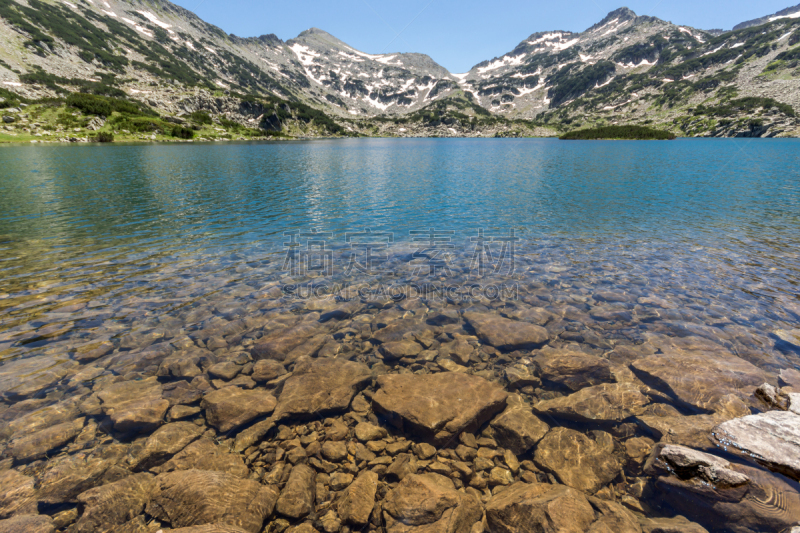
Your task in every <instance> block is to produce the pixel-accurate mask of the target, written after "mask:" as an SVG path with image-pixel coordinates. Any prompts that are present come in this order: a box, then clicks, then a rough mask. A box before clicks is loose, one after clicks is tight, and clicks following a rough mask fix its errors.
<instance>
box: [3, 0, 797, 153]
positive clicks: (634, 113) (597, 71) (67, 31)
mask: <svg viewBox="0 0 800 533" xmlns="http://www.w3.org/2000/svg"><path fill="white" fill-rule="evenodd" d="M789 11H791V8H790V9H789V10H786V13H785V14H783V15H781V14H776V15H774V16H770V17H766V18H765V19H763V20H762V19H759V20H758V21H755V22H754V23H753V24H755V23H756V22H757V23H758V24H759V25H751V26H745V27H742V28H739V29H736V30H734V31H732V32H722V33H720V32H716V31H715V32H706V31H703V30H698V29H695V28H690V27H687V26H678V25H674V24H672V23H668V22H665V21H662V20H659V19H656V18H653V17H641V16H637V15H636V14H635V13H633V12H632V11H630V10H629V9H627V8H622V9H619V10H616V11H614V12H612V13H610V14H609V15H608V16H607V17H606V18H604V19H603V20H602V21H601V22H599V23H598V24H596V25H594V26H592V27H591V28H589V29H587V30H586V31H584V32H581V33H573V32H567V31H555V32H540V33H535V34H533V35H531V36H530V37H528V38H527V39H525V40H524V41H522V42H521V43H520V44H519V45H518V46H517V47H516V48H515V49H514V50H513V51H511V52H509V53H508V54H506V55H504V56H502V57H499V58H495V59H493V60H490V61H485V62H482V63H480V64H478V65H476V66H475V67H474V68H473V69H471V70H470V71H469V72H467V73H464V74H452V73H449V72H448V71H447V70H446V69H445V68H444V67H442V66H440V65H438V64H436V63H435V62H434V61H433V60H432V59H431V58H430V57H428V56H425V55H422V54H367V53H364V52H361V51H358V50H355V49H354V48H352V47H350V46H348V45H347V44H345V43H343V42H342V41H340V40H338V39H336V38H335V37H333V36H331V35H330V34H328V33H326V32H324V31H322V30H319V29H316V28H312V29H310V30H308V31H306V32H303V33H302V34H301V35H299V36H298V37H297V38H295V39H292V40H289V41H287V42H283V41H281V40H280V39H278V38H277V37H275V36H274V35H266V36H261V37H258V38H246V39H244V38H240V37H237V36H235V35H227V34H225V33H224V32H223V31H222V30H220V29H219V28H216V27H214V26H212V25H209V24H207V23H205V22H203V21H201V20H200V19H199V18H197V17H196V16H195V15H193V14H191V13H190V12H188V11H186V10H184V9H182V8H180V7H178V6H175V5H173V4H171V3H169V2H167V1H166V0H159V1H158V2H155V3H146V2H141V1H140V0H109V2H105V3H104V4H103V5H100V4H99V3H92V2H88V1H86V0H80V1H79V2H78V3H72V2H68V3H63V2H51V1H50V0H31V1H30V2H28V3H27V4H23V3H19V2H17V0H13V1H12V2H10V3H8V4H7V5H6V6H5V7H3V8H2V12H0V19H2V22H1V23H0V40H2V41H3V42H4V46H3V52H1V53H0V93H2V94H0V96H2V97H3V98H4V100H5V103H2V102H0V105H4V106H5V108H6V109H9V111H6V112H4V118H3V120H4V122H5V123H6V126H5V129H6V130H7V131H10V132H12V133H13V135H12V136H18V137H25V140H28V139H29V138H31V139H34V140H35V138H34V137H33V136H36V135H39V136H42V137H44V139H42V140H48V139H49V140H53V139H54V138H55V139H66V140H69V139H75V140H81V139H85V138H86V137H88V136H89V134H90V133H91V132H92V131H98V129H103V131H111V130H113V131H116V134H117V135H123V134H124V131H122V130H129V132H128V133H130V130H131V126H130V125H128V127H127V128H126V127H119V128H108V127H104V122H102V121H101V122H99V123H97V124H95V123H93V122H92V121H94V120H95V119H96V118H97V117H96V115H92V114H90V113H89V114H87V115H86V117H85V119H83V118H80V119H79V120H73V119H66V118H62V119H60V120H59V121H57V122H56V123H54V124H52V125H50V124H48V125H46V126H45V125H42V127H40V128H36V127H35V124H37V123H40V121H38V120H36V119H34V120H30V121H26V120H25V119H24V118H23V117H22V115H24V113H23V114H20V113H19V105H18V103H22V104H25V103H26V102H27V103H32V102H37V101H39V99H42V98H53V97H58V96H59V95H63V94H66V93H69V92H76V91H83V92H95V93H98V94H105V95H108V96H116V97H123V98H126V99H132V100H137V101H141V102H143V103H145V104H146V105H147V106H149V107H150V108H151V109H153V110H154V111H155V112H157V113H159V114H161V115H162V116H164V117H168V118H169V119H170V120H173V119H174V120H177V121H179V122H187V118H188V117H189V116H190V115H191V114H192V113H195V112H197V111H204V112H207V113H209V114H210V115H211V119H213V120H214V124H213V126H211V127H209V128H207V130H204V131H203V133H202V136H203V138H206V139H216V138H220V137H222V138H247V137H248V136H249V137H255V136H257V133H258V132H259V131H260V132H262V136H263V132H276V131H277V132H282V133H285V134H287V135H290V136H294V137H297V136H331V135H362V136H401V137H402V136H426V137H430V136H443V137H472V136H475V137H478V136H481V137H486V136H500V137H504V136H542V135H554V134H555V133H557V132H558V131H564V130H568V129H575V128H578V127H586V126H597V125H603V124H615V123H633V124H645V125H655V126H659V127H661V128H666V129H669V130H671V131H673V132H674V133H676V134H679V135H683V136H718V137H720V136H724V137H732V136H744V137H774V136H787V135H796V134H797V131H798V122H797V119H796V116H795V111H794V109H795V108H797V106H798V105H800V100H798V98H800V97H799V96H798V95H800V91H798V79H799V78H798V76H797V57H796V56H797V51H796V45H797V43H798V42H800V37H799V36H800V20H798V19H797V18H796V17H793V16H792V15H793V12H791V13H790V12H789ZM781 13H784V12H781ZM20 99H22V100H24V101H22V100H20ZM15 106H16V107H15ZM15 109H16V110H17V112H16V113H15V112H13V110H15ZM18 118H22V119H23V120H17V119H18ZM54 122H55V121H54ZM15 123H16V124H18V125H15ZM68 123H69V124H68ZM59 124H61V125H62V126H61V127H60V132H61V133H62V135H60V136H57V135H54V132H53V131H52V129H55V128H58V127H59ZM189 124H190V125H192V124H193V123H191V122H190V123H189ZM193 125H194V126H197V124H193ZM201 125H202V124H201ZM64 126H68V127H64ZM69 126H77V131H76V128H75V127H72V128H71V129H72V131H70V128H69ZM198 129H200V128H198ZM20 130H22V131H20ZM164 130H165V127H164V126H163V125H156V126H154V127H150V128H144V130H143V131H142V133H146V134H147V135H146V136H145V137H146V140H152V136H151V134H154V135H155V139H156V140H164V138H163V136H164ZM67 132H70V135H68V136H65V135H64V134H65V133H67ZM159 132H160V133H159ZM76 133H78V134H82V135H76ZM168 136H169V135H167V137H168Z"/></svg>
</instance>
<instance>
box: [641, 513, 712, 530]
mask: <svg viewBox="0 0 800 533" xmlns="http://www.w3.org/2000/svg"><path fill="white" fill-rule="evenodd" d="M639 523H640V525H641V526H642V533H708V530H707V529H706V528H704V527H703V526H701V525H700V524H696V523H694V522H690V521H689V520H687V519H686V518H685V517H683V516H676V517H675V518H641V519H640V520H639Z"/></svg>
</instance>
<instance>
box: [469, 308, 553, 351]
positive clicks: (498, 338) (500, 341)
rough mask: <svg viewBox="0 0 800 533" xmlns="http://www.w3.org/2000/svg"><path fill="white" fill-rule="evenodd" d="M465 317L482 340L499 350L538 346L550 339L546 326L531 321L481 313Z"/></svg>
mask: <svg viewBox="0 0 800 533" xmlns="http://www.w3.org/2000/svg"><path fill="white" fill-rule="evenodd" d="M464 318H465V319H466V320H467V321H468V322H469V324H470V325H471V326H472V327H473V329H475V333H476V334H477V335H478V338H479V339H481V341H483V342H485V343H486V344H489V345H491V346H494V347H495V348H497V349H499V350H504V351H514V350H522V349H525V348H529V349H530V348H537V347H539V346H541V345H543V344H544V343H546V342H547V341H548V340H550V334H549V333H548V332H547V330H546V329H545V328H543V327H541V326H537V325H535V324H532V323H530V322H520V321H518V320H510V319H508V318H503V317H501V316H500V315H490V314H479V313H464Z"/></svg>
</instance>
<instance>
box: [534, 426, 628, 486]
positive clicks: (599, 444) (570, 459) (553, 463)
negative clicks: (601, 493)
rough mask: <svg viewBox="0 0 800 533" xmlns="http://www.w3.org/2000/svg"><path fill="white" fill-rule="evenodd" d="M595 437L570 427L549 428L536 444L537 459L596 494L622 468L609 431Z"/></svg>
mask: <svg viewBox="0 0 800 533" xmlns="http://www.w3.org/2000/svg"><path fill="white" fill-rule="evenodd" d="M594 433H595V436H596V440H592V439H590V438H589V437H587V436H586V435H584V434H582V433H578V432H577V431H574V430H571V429H567V428H555V429H552V430H550V433H548V434H547V435H546V436H545V437H544V438H543V439H542V440H541V441H540V442H539V444H538V445H537V446H536V453H535V454H534V461H535V462H536V465H537V466H538V467H539V468H542V469H544V470H546V471H548V472H552V473H553V474H555V476H556V477H557V478H558V480H559V481H560V482H561V483H563V484H565V485H567V486H569V487H572V488H574V489H578V490H580V491H583V492H588V493H591V494H593V493H595V492H597V491H598V490H600V489H601V488H602V487H603V486H604V485H607V484H609V483H610V482H611V481H613V480H614V478H616V477H617V475H618V474H619V473H620V472H621V471H622V465H620V463H619V461H617V459H616V458H615V457H614V455H613V452H614V441H613V439H612V437H611V435H609V434H608V433H603V432H600V431H596V432H594Z"/></svg>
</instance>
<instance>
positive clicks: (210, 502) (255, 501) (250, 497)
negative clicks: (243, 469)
mask: <svg viewBox="0 0 800 533" xmlns="http://www.w3.org/2000/svg"><path fill="white" fill-rule="evenodd" d="M277 499H278V492H277V490H276V489H273V488H271V487H266V486H263V485H261V484H260V483H258V482H256V481H253V480H249V479H240V478H237V477H234V476H232V475H230V474H224V473H221V472H203V471H200V470H188V471H186V472H171V473H168V474H160V475H159V476H158V477H157V478H156V489H155V491H154V493H153V496H152V499H151V501H150V503H148V504H147V509H146V511H147V514H149V515H151V516H153V517H155V518H157V519H158V520H160V521H162V522H166V523H168V524H170V525H171V526H172V527H173V528H180V527H188V526H199V525H205V524H225V525H230V526H235V527H238V528H241V529H243V530H245V531H248V532H250V533H260V531H261V527H262V526H263V524H264V520H265V519H266V518H267V517H268V516H269V515H270V514H272V510H273V509H274V507H275V502H276V500H277Z"/></svg>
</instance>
